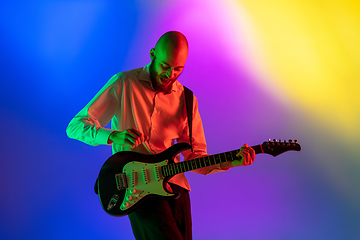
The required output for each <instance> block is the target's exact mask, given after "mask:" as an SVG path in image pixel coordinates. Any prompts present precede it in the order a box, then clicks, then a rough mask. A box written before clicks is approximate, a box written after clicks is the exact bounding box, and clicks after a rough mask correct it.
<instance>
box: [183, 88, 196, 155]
mask: <svg viewBox="0 0 360 240" xmlns="http://www.w3.org/2000/svg"><path fill="white" fill-rule="evenodd" d="M184 94H185V103H186V112H187V117H188V125H189V138H190V145H191V151H192V152H193V151H194V149H193V146H192V109H193V92H192V91H191V90H190V89H188V88H187V87H185V86H184Z"/></svg>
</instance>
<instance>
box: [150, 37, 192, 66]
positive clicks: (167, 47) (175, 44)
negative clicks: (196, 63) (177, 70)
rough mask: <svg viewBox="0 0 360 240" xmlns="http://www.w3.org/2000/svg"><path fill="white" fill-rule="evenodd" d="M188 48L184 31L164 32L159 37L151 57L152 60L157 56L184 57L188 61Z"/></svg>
mask: <svg viewBox="0 0 360 240" xmlns="http://www.w3.org/2000/svg"><path fill="white" fill-rule="evenodd" d="M188 48H189V47H188V41H187V40H186V37H185V36H184V35H183V34H182V33H180V32H177V31H170V32H166V33H164V34H163V35H162V36H161V37H160V38H159V40H158V41H157V42H156V45H155V48H152V49H151V52H150V57H151V60H153V58H154V57H155V56H157V57H160V56H161V57H164V58H182V60H185V61H186V59H187V55H188ZM184 64H185V62H184Z"/></svg>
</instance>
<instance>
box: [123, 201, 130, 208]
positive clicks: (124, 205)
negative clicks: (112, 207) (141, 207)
mask: <svg viewBox="0 0 360 240" xmlns="http://www.w3.org/2000/svg"><path fill="white" fill-rule="evenodd" d="M129 205H130V203H128V202H124V203H123V204H122V206H123V207H124V208H127V207H129Z"/></svg>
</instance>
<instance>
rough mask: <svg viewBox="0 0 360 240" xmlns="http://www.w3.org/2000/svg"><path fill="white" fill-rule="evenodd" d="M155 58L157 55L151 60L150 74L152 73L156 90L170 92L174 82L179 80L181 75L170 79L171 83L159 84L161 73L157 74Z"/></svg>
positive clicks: (151, 76) (151, 78)
mask: <svg viewBox="0 0 360 240" xmlns="http://www.w3.org/2000/svg"><path fill="white" fill-rule="evenodd" d="M155 60H156V57H154V59H153V60H152V61H151V63H150V66H149V75H150V80H151V83H152V85H153V87H154V89H155V90H156V91H160V92H164V93H170V90H171V88H172V85H173V83H174V82H175V81H176V80H177V78H178V77H179V76H180V75H179V76H177V77H175V78H172V79H169V84H165V85H162V84H159V79H160V75H159V74H157V72H156V70H155Z"/></svg>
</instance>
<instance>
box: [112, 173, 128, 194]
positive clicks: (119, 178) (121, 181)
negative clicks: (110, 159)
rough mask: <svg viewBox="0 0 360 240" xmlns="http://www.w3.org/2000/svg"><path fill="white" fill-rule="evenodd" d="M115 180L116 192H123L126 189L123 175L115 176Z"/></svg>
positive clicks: (126, 185)
mask: <svg viewBox="0 0 360 240" xmlns="http://www.w3.org/2000/svg"><path fill="white" fill-rule="evenodd" d="M115 180H116V187H117V189H118V190H124V189H126V188H127V187H128V184H127V179H126V174H125V173H118V174H115Z"/></svg>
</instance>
